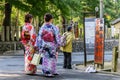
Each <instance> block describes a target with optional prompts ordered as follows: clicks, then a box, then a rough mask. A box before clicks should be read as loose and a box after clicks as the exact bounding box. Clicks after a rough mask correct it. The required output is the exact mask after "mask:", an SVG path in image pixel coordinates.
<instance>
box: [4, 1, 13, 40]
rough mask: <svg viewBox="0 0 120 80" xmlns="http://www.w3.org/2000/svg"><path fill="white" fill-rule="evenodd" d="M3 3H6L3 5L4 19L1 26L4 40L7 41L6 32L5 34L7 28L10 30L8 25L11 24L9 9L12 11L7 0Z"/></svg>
mask: <svg viewBox="0 0 120 80" xmlns="http://www.w3.org/2000/svg"><path fill="white" fill-rule="evenodd" d="M5 3H6V4H5V18H4V20H3V26H4V32H5V40H6V39H7V34H6V32H7V26H8V27H9V29H10V26H11V25H10V23H11V9H12V6H11V4H10V3H8V2H7V0H6V1H5ZM10 30H11V29H10ZM9 32H10V31H9ZM9 35H10V34H9ZM10 36H11V35H10Z"/></svg>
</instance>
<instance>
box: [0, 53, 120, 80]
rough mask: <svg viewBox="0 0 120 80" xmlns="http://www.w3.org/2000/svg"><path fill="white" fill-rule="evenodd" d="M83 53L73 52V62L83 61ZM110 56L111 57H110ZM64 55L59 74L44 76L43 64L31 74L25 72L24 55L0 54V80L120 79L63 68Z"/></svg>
mask: <svg viewBox="0 0 120 80" xmlns="http://www.w3.org/2000/svg"><path fill="white" fill-rule="evenodd" d="M105 56H106V57H105V60H106V61H110V60H111V58H112V56H111V54H108V53H107V54H106V55H105ZM83 57H84V56H83V54H82V53H73V55H72V58H73V59H72V60H73V62H72V64H76V63H83V61H84V59H83ZM108 57H109V58H108ZM92 59H94V56H93V55H88V60H92ZM62 65H63V55H62V54H60V55H59V57H58V62H57V68H58V73H59V75H58V76H55V77H50V78H48V77H44V76H43V75H42V73H41V66H38V71H37V74H36V75H33V76H30V75H25V73H24V57H23V56H0V80H120V75H113V74H106V73H86V72H83V71H80V70H75V69H72V70H69V69H63V68H62Z"/></svg>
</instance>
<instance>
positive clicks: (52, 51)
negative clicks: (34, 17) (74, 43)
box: [36, 23, 60, 74]
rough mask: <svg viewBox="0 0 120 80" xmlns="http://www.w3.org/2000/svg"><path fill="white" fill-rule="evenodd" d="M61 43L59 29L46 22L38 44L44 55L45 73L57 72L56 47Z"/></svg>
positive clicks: (39, 35) (43, 69)
mask: <svg viewBox="0 0 120 80" xmlns="http://www.w3.org/2000/svg"><path fill="white" fill-rule="evenodd" d="M59 45H60V34H59V30H58V28H57V27H56V26H54V25H53V24H47V23H44V24H43V25H42V27H41V28H40V30H39V34H38V37H37V40H36V46H37V47H38V48H39V51H40V53H41V54H42V55H43V62H42V71H43V73H44V74H47V73H48V74H55V73H56V62H57V60H56V54H57V52H56V49H57V48H58V47H59Z"/></svg>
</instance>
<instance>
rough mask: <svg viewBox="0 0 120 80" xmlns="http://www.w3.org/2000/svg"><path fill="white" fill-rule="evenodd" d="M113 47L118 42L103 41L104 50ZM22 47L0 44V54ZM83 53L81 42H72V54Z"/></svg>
mask: <svg viewBox="0 0 120 80" xmlns="http://www.w3.org/2000/svg"><path fill="white" fill-rule="evenodd" d="M114 46H118V40H105V50H106V51H109V50H112V48H113V47H114ZM21 49H23V45H22V44H21V43H20V42H0V54H2V53H3V52H5V51H11V50H21ZM82 51H84V43H83V41H74V42H73V52H82Z"/></svg>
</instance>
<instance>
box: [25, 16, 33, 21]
mask: <svg viewBox="0 0 120 80" xmlns="http://www.w3.org/2000/svg"><path fill="white" fill-rule="evenodd" d="M32 18H33V16H32V14H26V15H25V22H28V23H30V19H32Z"/></svg>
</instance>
